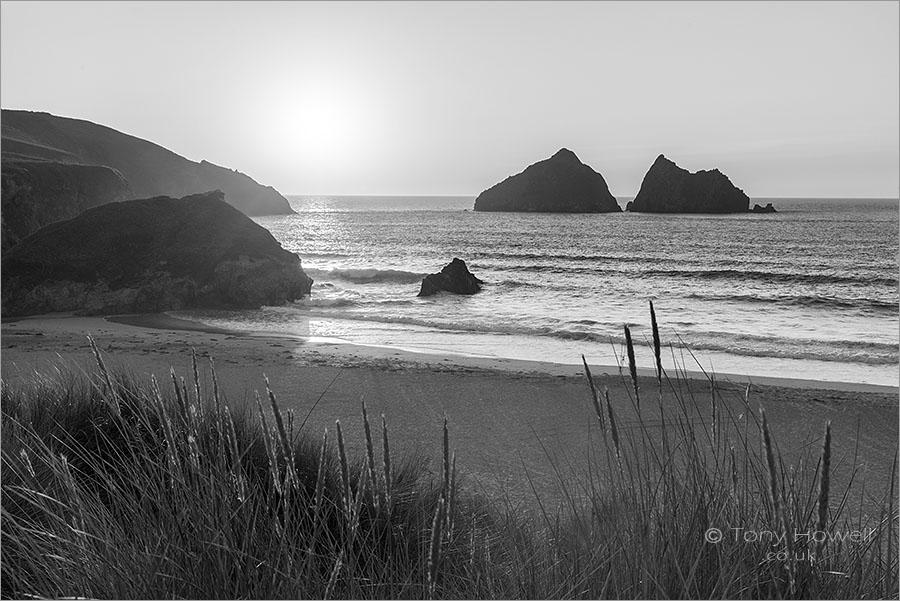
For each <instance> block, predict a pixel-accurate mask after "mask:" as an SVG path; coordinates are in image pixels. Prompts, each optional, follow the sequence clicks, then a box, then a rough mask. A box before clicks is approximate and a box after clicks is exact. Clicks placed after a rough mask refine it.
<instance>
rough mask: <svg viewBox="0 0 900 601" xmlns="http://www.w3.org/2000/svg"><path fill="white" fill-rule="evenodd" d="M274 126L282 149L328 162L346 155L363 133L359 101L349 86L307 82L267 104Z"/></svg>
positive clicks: (315, 161)
mask: <svg viewBox="0 0 900 601" xmlns="http://www.w3.org/2000/svg"><path fill="white" fill-rule="evenodd" d="M270 110H272V121H273V130H274V131H275V132H277V135H278V137H279V139H280V144H281V146H282V147H283V149H284V151H285V152H289V153H291V154H296V155H300V156H298V157H297V158H298V159H300V158H302V159H303V160H304V161H309V162H313V163H321V162H325V161H328V162H331V161H334V160H340V159H341V158H345V157H348V156H349V155H351V154H353V153H354V152H355V150H356V146H357V145H358V144H359V143H360V138H361V137H362V136H363V134H364V119H363V111H362V104H361V102H360V100H359V98H358V97H356V96H355V95H353V94H352V93H351V92H350V91H349V90H346V89H341V88H339V87H336V86H333V85H332V86H329V85H309V86H305V87H304V88H303V89H302V90H294V91H292V92H291V93H288V94H284V95H281V98H280V102H278V103H276V104H275V105H274V106H272V107H270Z"/></svg>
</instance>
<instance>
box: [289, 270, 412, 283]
mask: <svg viewBox="0 0 900 601" xmlns="http://www.w3.org/2000/svg"><path fill="white" fill-rule="evenodd" d="M306 273H307V274H309V276H310V277H311V278H313V279H314V280H315V279H319V280H321V279H324V278H337V279H341V280H346V281H350V282H353V283H356V284H374V283H382V282H395V283H398V284H417V283H419V282H421V281H422V278H424V277H425V276H426V275H428V274H426V273H418V272H414V271H403V270H400V269H375V268H368V267H336V268H334V269H315V268H312V269H306Z"/></svg>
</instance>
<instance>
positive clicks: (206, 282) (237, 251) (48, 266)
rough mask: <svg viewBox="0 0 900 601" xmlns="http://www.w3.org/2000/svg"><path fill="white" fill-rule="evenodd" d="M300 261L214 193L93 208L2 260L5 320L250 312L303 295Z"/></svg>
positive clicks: (307, 282)
mask: <svg viewBox="0 0 900 601" xmlns="http://www.w3.org/2000/svg"><path fill="white" fill-rule="evenodd" d="M311 286H312V280H311V279H310V278H309V277H308V276H307V275H306V273H305V272H304V271H303V268H302V266H301V262H300V258H299V257H298V256H297V255H295V254H293V253H290V252H288V251H286V250H284V249H282V248H281V245H280V244H278V242H277V241H276V240H275V238H273V237H272V235H271V234H270V233H269V232H268V230H266V229H265V228H263V227H261V226H259V225H257V224H256V223H254V222H253V221H252V220H251V219H250V218H249V217H247V216H246V215H244V214H242V213H241V212H240V211H238V210H237V209H235V208H234V207H232V206H230V205H228V204H227V203H225V202H224V200H223V194H222V192H221V191H216V192H209V193H206V194H199V195H194V196H189V197H185V198H181V199H174V198H168V197H156V198H148V199H143V200H131V201H123V202H114V203H109V204H105V205H100V206H98V207H94V208H92V209H88V210H87V211H85V212H83V213H81V214H80V215H78V216H77V217H75V218H74V219H70V220H67V221H58V222H56V223H52V224H50V225H48V226H46V227H44V228H42V229H40V230H38V231H37V232H36V233H34V234H32V235H31V236H29V237H28V238H26V239H24V240H22V241H21V242H20V243H19V244H18V245H16V246H15V247H13V248H12V249H11V250H9V251H8V252H4V253H3V260H2V308H3V315H4V316H12V315H31V314H36V313H47V312H56V311H65V312H69V311H71V312H76V313H80V314H86V315H93V314H116V313H147V312H159V311H168V310H176V309H185V308H191V307H209V308H256V307H259V306H261V305H264V304H265V305H277V304H283V303H284V302H285V301H289V300H294V299H297V298H300V297H301V296H304V295H307V294H309V292H310V288H311Z"/></svg>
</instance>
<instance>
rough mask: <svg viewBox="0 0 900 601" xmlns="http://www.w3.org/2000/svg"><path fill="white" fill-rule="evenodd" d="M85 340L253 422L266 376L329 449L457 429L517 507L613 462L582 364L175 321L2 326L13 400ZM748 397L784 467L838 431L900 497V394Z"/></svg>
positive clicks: (478, 468)
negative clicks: (219, 398)
mask: <svg viewBox="0 0 900 601" xmlns="http://www.w3.org/2000/svg"><path fill="white" fill-rule="evenodd" d="M88 334H90V335H93V336H94V338H95V339H96V341H97V344H98V346H99V348H100V349H101V350H102V351H103V352H104V353H105V359H106V361H107V363H108V364H109V365H110V366H111V367H113V368H114V369H121V370H126V371H128V372H130V373H133V374H134V375H135V376H136V377H137V378H139V379H141V380H146V379H148V378H149V377H150V375H151V374H155V375H156V377H157V378H159V379H160V380H161V381H163V380H164V379H165V380H168V378H169V369H170V367H174V369H175V370H176V372H177V373H178V374H179V376H183V377H185V378H189V376H190V373H191V349H192V348H193V349H195V351H196V353H197V356H198V357H200V358H202V363H201V367H202V368H203V371H204V372H205V373H204V376H203V383H204V385H206V386H209V385H210V379H209V374H208V369H206V368H207V366H208V358H209V357H212V358H214V361H215V368H216V372H217V375H218V379H219V384H220V387H221V389H222V390H223V391H224V394H225V396H226V398H227V400H228V402H229V403H231V404H232V405H238V404H243V403H247V402H248V401H251V405H250V406H251V408H252V409H253V410H254V411H255V410H256V409H255V402H253V401H252V400H253V398H254V394H255V391H257V390H259V391H264V390H265V382H264V375H265V377H268V379H269V382H270V384H271V387H272V389H273V390H274V391H275V393H276V395H277V398H278V400H279V403H280V405H281V406H282V408H283V409H284V410H291V411H293V412H294V419H295V423H297V424H300V423H304V424H305V425H304V428H305V429H307V430H308V431H309V432H310V433H311V434H312V435H314V436H315V437H317V438H318V437H320V436H321V434H322V431H323V429H324V428H326V427H327V428H329V430H330V431H333V429H334V422H335V420H340V421H341V425H342V428H343V429H344V430H345V435H346V436H347V438H348V442H349V443H350V444H351V446H352V447H354V448H355V449H356V450H357V451H358V450H359V449H361V448H362V443H363V433H362V421H361V416H360V407H361V403H362V402H363V401H365V403H366V405H367V407H368V411H369V413H370V415H372V416H375V417H376V419H377V417H378V416H380V415H382V414H383V415H384V416H385V419H386V421H387V424H388V428H389V430H390V434H391V445H392V452H394V453H396V454H397V455H398V456H399V455H412V454H421V455H423V456H425V457H427V458H429V459H431V460H432V463H433V465H434V466H435V469H436V468H437V464H438V460H439V458H440V448H441V429H442V423H443V419H444V417H445V416H446V417H447V420H448V424H449V428H450V444H451V447H452V449H453V450H455V452H456V453H457V459H458V466H459V468H460V472H461V474H462V475H463V478H464V479H465V480H466V481H468V482H469V483H470V484H472V485H473V486H475V487H481V488H483V489H484V490H485V491H487V492H488V493H490V494H492V495H496V494H497V493H505V494H502V495H499V496H498V497H497V498H503V499H508V500H509V501H510V502H512V503H526V504H527V503H529V500H532V501H533V499H534V492H537V493H538V494H539V495H540V497H541V499H542V502H545V503H546V504H549V505H551V506H552V505H553V504H554V503H558V502H561V499H562V498H563V497H564V495H563V494H561V491H562V489H561V487H560V482H563V483H565V485H566V486H567V487H571V486H573V483H574V482H575V481H578V480H581V481H586V478H587V477H588V475H587V471H586V468H587V466H588V465H589V464H592V465H594V466H595V468H596V467H597V466H599V465H601V463H602V462H600V463H598V461H596V459H597V457H598V455H602V445H601V443H600V436H601V433H600V431H599V428H598V427H597V421H596V417H595V416H594V413H593V408H592V404H591V395H590V390H589V388H588V385H587V382H586V380H585V378H584V374H583V371H584V370H583V368H582V367H580V366H578V367H576V366H572V365H559V364H552V363H537V362H526V361H513V360H503V359H485V358H474V357H463V356H451V355H445V356H441V355H423V354H417V353H411V352H406V351H402V350H396V349H390V348H380V347H363V346H357V345H350V344H342V343H339V342H335V341H324V340H320V341H309V340H303V339H296V338H286V337H273V336H262V335H257V334H254V333H251V332H230V331H226V330H220V329H214V328H208V327H206V326H204V325H203V324H199V323H197V322H186V321H183V320H178V319H174V318H171V317H168V316H166V315H144V316H127V317H116V318H107V319H104V318H99V317H94V318H84V317H72V316H69V315H48V316H40V317H32V318H25V319H20V320H12V321H5V322H4V323H3V325H2V355H0V357H2V377H3V382H4V385H6V386H15V385H17V383H20V382H22V381H27V380H28V379H30V378H32V377H33V374H34V372H41V373H52V372H53V371H54V370H55V368H57V367H60V366H68V367H70V368H73V369H80V370H85V371H93V370H94V360H93V357H92V355H91V352H90V347H89V345H88V341H87V335H88ZM588 362H589V364H590V366H591V370H592V372H593V375H594V377H595V379H596V380H597V382H598V384H599V385H600V386H601V387H603V386H605V387H608V389H609V395H610V398H611V400H612V403H613V407H614V409H615V411H616V413H617V416H618V419H619V420H620V424H621V427H622V428H623V429H624V430H627V429H628V428H629V427H630V426H631V425H633V424H634V423H636V422H635V420H636V414H635V412H634V409H633V404H632V401H631V400H630V398H631V394H633V393H632V390H631V386H630V381H628V380H627V379H626V378H623V377H622V375H620V373H619V370H618V368H617V367H615V366H599V365H597V366H595V365H593V364H591V363H590V358H588ZM691 375H692V378H696V379H687V380H681V381H680V382H679V383H677V384H674V386H676V387H678V386H680V387H681V389H682V391H683V392H686V391H687V390H688V389H690V390H691V391H693V397H694V399H695V400H696V404H697V406H696V416H695V418H696V419H697V420H705V419H708V417H709V410H710V407H711V403H710V398H711V397H710V393H709V390H710V384H709V382H708V381H707V380H706V379H705V377H704V376H703V375H702V374H691ZM716 378H717V381H718V384H719V389H720V391H721V395H722V396H721V399H720V401H719V402H720V403H722V404H723V405H722V409H724V410H728V411H732V412H733V413H734V415H736V416H743V417H740V419H745V416H746V413H747V411H748V406H747V404H746V403H745V400H744V395H745V391H746V390H747V386H748V384H747V378H741V377H739V376H736V375H731V376H726V375H724V374H717V376H716ZM749 388H750V394H749V409H750V411H755V412H758V409H759V408H760V407H762V408H764V409H765V411H766V414H767V416H768V419H769V423H770V424H771V426H772V429H773V435H774V437H775V440H776V442H777V445H778V447H779V449H780V451H781V452H782V454H783V456H784V457H785V460H786V461H790V460H791V459H792V458H794V457H796V456H797V455H798V454H799V453H801V452H802V451H803V450H804V449H805V448H806V447H807V446H808V445H814V446H815V447H816V453H817V452H818V450H817V449H818V445H820V444H821V436H822V432H823V429H824V424H825V422H826V420H831V421H832V424H833V432H834V445H835V449H836V453H835V457H836V458H837V461H835V480H836V481H838V482H840V480H841V479H842V478H847V477H848V475H849V474H850V473H851V471H852V470H853V468H854V466H855V467H856V468H859V469H861V470H863V473H864V475H865V478H866V487H865V491H861V494H864V495H871V496H872V497H873V500H875V499H877V498H880V497H882V496H883V495H884V494H886V493H887V490H888V485H889V480H888V478H889V472H890V465H891V461H892V460H893V457H894V453H895V452H896V450H897V444H898V392H897V389H896V388H888V387H875V386H865V385H860V386H854V385H835V384H830V383H829V384H826V383H821V382H812V381H801V380H778V379H774V378H771V379H758V378H754V379H752V382H751V383H750V384H749ZM640 392H641V395H642V399H643V406H644V407H645V408H646V409H645V411H646V412H647V413H645V414H644V418H645V419H650V420H652V419H653V412H654V407H655V406H658V405H659V403H660V402H661V403H662V404H663V405H665V404H666V403H674V402H675V401H674V396H673V394H672V392H671V391H670V390H668V387H664V391H663V393H662V399H661V400H660V396H659V392H658V388H657V383H656V380H655V378H653V377H649V376H648V374H644V375H642V376H641V382H640ZM688 396H690V395H688ZM857 436H858V445H857ZM589 458H593V459H592V460H589ZM854 458H855V462H854ZM860 475H862V474H860ZM857 478H859V475H858V476H857ZM576 488H577V487H576Z"/></svg>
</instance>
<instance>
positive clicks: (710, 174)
mask: <svg viewBox="0 0 900 601" xmlns="http://www.w3.org/2000/svg"><path fill="white" fill-rule="evenodd" d="M749 209H750V197H749V196H747V195H746V194H744V191H743V190H741V189H740V188H738V187H736V186H735V185H734V184H732V183H731V180H729V179H728V177H726V176H725V174H723V173H722V172H721V171H719V170H718V169H713V170H712V171H697V172H696V173H691V172H690V171H688V170H687V169H682V168H681V167H679V166H678V165H676V164H675V163H673V162H672V161H670V160H669V159H667V158H666V157H665V156H663V155H659V156H658V157H656V161H654V163H653V165H652V166H651V167H650V170H649V171H647V174H646V175H645V176H644V181H643V182H642V183H641V189H640V191H639V192H638V195H637V196H635V197H634V200H633V201H632V202H630V203H629V209H628V210H629V211H631V212H634V213H746V212H748V210H749Z"/></svg>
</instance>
